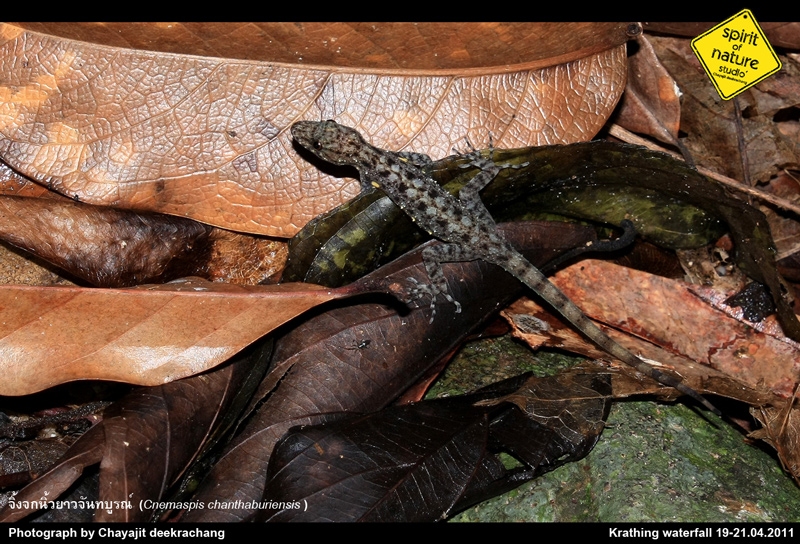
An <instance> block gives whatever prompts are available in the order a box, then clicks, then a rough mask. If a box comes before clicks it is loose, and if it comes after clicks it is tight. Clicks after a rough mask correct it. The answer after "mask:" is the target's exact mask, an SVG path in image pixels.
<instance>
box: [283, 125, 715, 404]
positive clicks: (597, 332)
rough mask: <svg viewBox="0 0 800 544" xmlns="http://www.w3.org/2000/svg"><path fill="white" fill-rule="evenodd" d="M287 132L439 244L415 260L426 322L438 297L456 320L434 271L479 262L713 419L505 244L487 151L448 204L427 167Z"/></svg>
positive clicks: (342, 140)
mask: <svg viewBox="0 0 800 544" xmlns="http://www.w3.org/2000/svg"><path fill="white" fill-rule="evenodd" d="M291 132H292V137H293V139H294V141H295V142H297V143H298V144H299V145H300V146H302V147H304V148H305V149H307V150H308V151H310V152H311V153H313V154H314V155H316V156H317V157H319V158H320V159H322V160H324V161H326V162H329V163H332V164H336V165H340V166H344V165H349V166H353V167H355V168H356V170H358V172H359V177H360V182H361V186H362V190H367V189H369V188H370V187H375V188H378V189H380V190H382V191H383V192H384V193H385V194H386V195H387V196H388V197H389V198H390V199H391V200H392V202H394V203H395V204H396V205H397V206H399V207H400V208H401V209H402V210H403V211H404V212H405V213H406V214H407V215H408V216H409V217H410V218H411V219H412V220H413V221H414V222H415V223H416V224H417V225H419V226H420V227H421V228H422V229H424V230H425V231H426V232H427V233H428V234H430V235H431V236H433V237H435V238H438V239H439V240H440V241H442V242H443V244H439V245H434V246H429V247H427V248H426V249H425V250H423V253H422V257H423V263H424V265H425V270H426V272H427V273H428V277H429V279H430V285H429V286H425V287H426V290H427V291H426V294H428V295H430V297H431V310H432V316H433V315H435V304H436V298H437V297H438V296H439V295H441V296H443V297H444V298H445V299H446V300H447V301H448V302H450V303H452V304H454V305H455V307H456V313H458V312H460V311H461V305H460V303H459V302H458V301H456V300H455V299H453V297H452V296H450V294H449V292H448V287H447V281H446V278H445V276H444V272H443V270H442V267H441V263H446V262H461V261H474V260H482V261H485V262H487V263H491V264H494V265H497V266H500V267H501V268H503V269H504V270H505V271H506V272H508V273H509V274H511V275H512V276H514V277H515V278H516V279H518V280H519V281H521V282H522V283H523V284H525V285H526V286H527V287H528V288H529V289H531V290H532V291H533V292H534V293H536V294H537V295H539V296H540V297H541V298H542V299H544V300H545V301H546V302H547V303H548V304H549V305H550V306H552V307H553V308H554V309H555V310H556V311H557V312H558V313H559V314H561V315H562V316H563V317H564V318H566V319H567V321H569V322H570V323H572V325H573V326H575V328H576V329H578V330H579V331H580V332H582V333H583V334H584V335H586V336H587V337H588V338H589V339H590V340H592V341H593V342H594V343H595V344H597V346H599V347H600V348H601V349H602V350H603V351H605V352H606V353H608V354H609V355H612V356H614V357H616V358H617V359H619V360H621V361H622V362H624V363H626V364H628V365H630V366H632V367H633V368H635V369H636V370H637V371H639V372H641V373H642V374H644V375H646V376H649V377H650V378H653V379H654V380H656V381H657V382H659V383H661V384H663V385H666V386H669V387H672V388H675V389H677V390H678V391H680V392H681V393H683V394H685V395H688V396H690V397H692V398H693V399H695V400H697V401H698V402H700V403H701V404H703V406H705V407H706V408H708V409H709V410H711V411H712V412H714V413H715V414H717V415H721V413H720V411H719V410H718V409H717V408H716V407H715V406H713V405H712V404H711V403H710V402H709V401H708V400H707V399H706V398H705V397H703V396H702V395H700V393H698V392H697V391H695V390H694V389H692V388H691V387H689V386H687V385H686V384H684V383H683V382H682V381H681V380H680V379H679V378H677V377H675V376H673V375H672V374H667V373H665V372H662V371H660V370H658V369H656V368H654V367H653V366H651V365H649V364H647V363H645V362H644V361H643V360H642V359H641V358H639V357H637V356H636V355H634V354H633V353H631V352H630V351H629V350H627V349H626V348H624V347H623V346H621V345H620V344H618V343H617V342H616V341H614V340H613V339H612V338H611V337H610V336H608V334H606V333H605V332H604V331H603V330H602V329H600V327H598V326H597V325H595V324H594V322H592V321H591V320H590V319H589V318H588V317H587V316H586V315H585V314H584V313H583V311H582V310H581V309H580V308H579V307H578V306H577V305H576V304H575V303H574V302H572V300H570V299H569V298H568V297H567V296H566V295H565V294H564V293H562V292H561V290H559V289H558V287H556V286H555V285H553V283H551V282H550V280H548V279H547V277H546V276H545V275H544V274H543V273H542V272H541V271H540V270H539V269H538V268H536V267H535V266H534V265H532V264H531V263H530V262H528V260H527V259H525V257H523V256H522V254H520V253H519V252H518V251H517V250H516V249H515V248H514V247H513V246H511V244H509V243H508V242H507V241H506V240H505V238H504V237H503V236H502V234H500V232H499V231H498V230H497V226H496V224H495V222H494V219H493V218H492V216H491V215H490V214H489V211H488V210H487V209H486V207H485V206H484V204H483V201H482V200H481V198H480V191H481V190H482V189H483V188H484V187H485V186H486V185H488V184H489V182H491V181H492V180H493V179H494V178H495V177H496V176H497V174H498V173H499V172H500V170H501V169H502V168H501V167H500V166H498V165H497V164H496V163H495V162H494V161H493V160H492V153H493V148H492V147H490V154H489V157H488V158H487V157H483V156H482V155H481V154H480V153H479V152H477V151H474V150H473V152H472V153H471V154H469V155H467V157H468V158H470V159H471V162H470V166H475V167H477V168H478V169H479V173H478V174H476V175H475V176H474V177H473V178H472V179H471V180H470V181H469V182H467V183H466V184H465V185H464V187H463V188H462V189H461V190H460V191H459V193H458V197H455V196H453V195H452V194H450V193H449V192H447V191H446V190H445V189H443V188H442V187H441V186H440V185H439V184H438V183H436V181H434V180H433V179H432V178H431V177H430V176H428V175H427V174H426V173H425V171H424V170H423V166H424V164H425V163H429V162H430V159H429V158H428V157H427V156H425V155H422V154H418V153H406V152H393V151H387V150H384V149H380V148H378V147H375V146H373V145H371V144H370V143H368V142H367V141H366V140H364V138H363V137H362V136H361V134H360V133H359V132H358V131H356V130H355V129H353V128H350V127H347V126H344V125H341V124H339V123H337V122H335V121H330V120H329V121H299V122H297V123H295V124H293V125H292V128H291ZM415 283H417V282H415ZM418 287H420V286H419V284H418ZM431 322H433V317H431Z"/></svg>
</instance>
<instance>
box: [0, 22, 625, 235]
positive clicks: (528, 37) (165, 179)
mask: <svg viewBox="0 0 800 544" xmlns="http://www.w3.org/2000/svg"><path fill="white" fill-rule="evenodd" d="M424 26H425V25H422V27H424ZM422 27H416V26H414V25H400V26H394V25H391V24H385V25H382V26H381V28H377V27H376V25H361V26H356V27H353V26H351V25H343V26H342V25H335V24H334V25H330V26H326V25H288V24H282V25H273V26H270V27H268V30H267V32H274V33H279V34H282V35H284V36H285V37H286V38H287V39H286V40H282V41H281V42H280V43H279V44H277V47H276V49H279V50H281V49H282V48H285V49H283V53H284V55H282V56H281V55H278V57H277V58H279V59H281V60H282V62H275V58H271V59H265V61H267V60H268V61H269V62H257V61H235V60H220V59H215V58H210V57H195V56H184V55H175V54H166V53H155V52H147V51H137V50H132V49H117V48H112V47H107V46H101V45H96V44H89V43H82V42H75V41H70V40H65V39H62V38H57V37H53V36H47V35H44V34H39V33H36V32H30V31H25V30H23V29H22V28H20V27H17V26H12V25H8V24H5V25H3V26H0V104H2V106H0V158H2V159H3V160H4V161H5V162H6V163H7V164H9V165H10V166H11V167H12V168H14V169H15V170H17V171H18V172H20V173H22V174H24V175H25V176H27V177H29V178H31V179H33V180H35V181H37V182H39V183H42V184H45V185H46V186H47V187H49V188H52V189H54V190H56V191H58V192H59V193H61V194H63V195H66V196H68V197H70V198H77V199H80V200H81V201H84V202H89V203H93V204H100V205H112V206H116V207H124V208H133V209H137V210H149V211H159V212H164V213H169V214H173V215H182V216H185V217H189V218H192V219H196V220H198V221H201V222H205V223H209V224H212V225H216V226H220V227H224V228H228V229H232V230H239V231H245V232H251V233H258V234H270V235H279V236H290V235H292V234H294V233H295V232H296V231H297V230H298V229H299V228H300V227H302V226H303V225H304V224H305V223H306V222H307V221H308V220H309V219H311V218H312V217H314V216H315V215H317V214H319V213H321V212H324V211H326V210H329V209H331V208H333V207H334V206H336V205H337V204H340V203H342V202H344V201H346V200H348V199H349V198H351V197H353V196H355V194H356V193H357V192H358V187H359V186H358V183H357V182H355V181H343V180H341V179H339V180H337V179H335V178H331V177H328V176H324V175H322V174H321V173H320V172H319V171H318V170H317V169H316V167H314V166H312V165H310V164H308V163H305V162H304V161H301V160H300V159H299V156H298V155H297V153H296V152H295V150H294V148H293V147H292V143H291V138H290V136H289V133H288V127H289V126H290V125H291V124H292V123H293V122H295V121H297V120H300V119H304V118H312V119H319V118H320V117H323V118H324V117H335V118H336V119H337V120H339V121H340V122H342V123H345V124H347V125H351V126H354V127H356V128H357V129H358V130H361V131H362V132H364V133H365V134H369V135H370V138H371V139H372V141H373V143H374V144H376V145H378V146H380V147H383V148H387V149H393V150H414V151H418V152H426V153H429V154H430V155H432V156H434V157H438V156H444V155H446V154H448V153H449V151H450V149H451V148H452V147H453V145H454V144H455V143H456V142H457V141H458V140H461V139H462V138H464V137H465V136H467V137H469V138H470V139H471V140H472V141H476V142H481V141H486V140H487V139H488V136H489V134H492V135H493V136H494V141H495V144H497V145H498V146H503V147H513V146H520V145H531V144H544V143H556V142H558V143H566V142H572V141H579V140H585V139H588V138H590V137H591V136H593V135H594V134H595V133H596V132H597V131H598V130H599V129H600V127H601V126H602V124H603V122H604V121H605V119H606V118H607V117H608V115H609V114H610V112H611V110H612V109H613V107H614V105H615V104H616V102H617V100H618V98H619V95H620V93H621V92H622V86H623V82H624V79H625V64H624V63H625V53H624V51H625V46H624V41H625V40H626V39H627V32H626V29H627V26H626V25H620V24H607V25H599V26H593V25H585V24H579V25H575V26H571V27H570V26H565V25H563V24H559V25H554V26H550V27H544V28H545V31H544V34H542V33H537V32H536V30H535V29H536V27H532V26H527V25H523V24H507V25H503V24H476V25H463V24H457V25H447V24H433V25H431V26H429V27H427V30H426V29H423V28H422ZM378 31H379V32H378ZM395 31H396V32H397V34H394V32H395ZM331 32H333V34H331ZM354 32H355V33H354ZM465 32H466V33H468V34H464V33H465ZM573 32H578V34H579V36H580V37H582V38H583V41H579V40H577V38H576V35H573ZM409 33H411V34H409ZM381 35H385V36H384V37H382V38H378V36H381ZM413 35H416V36H419V37H422V36H426V37H428V38H429V39H430V40H432V41H431V42H428V41H427V40H426V39H420V40H419V41H418V42H417V43H418V45H419V47H420V48H422V50H419V49H416V48H412V49H410V50H409V49H408V48H407V47H404V48H400V49H399V50H401V51H410V53H409V59H411V60H414V61H416V62H410V63H405V62H398V61H397V60H396V59H392V58H391V56H389V57H386V58H385V59H383V60H382V57H381V56H380V55H379V56H378V57H374V58H373V57H371V56H366V57H364V56H363V55H362V53H365V51H360V52H359V51H355V50H349V51H348V54H351V55H353V56H355V58H358V59H360V60H361V59H365V58H366V59H367V65H366V66H363V64H356V65H355V66H357V67H356V68H344V67H342V65H336V66H325V63H326V62H328V61H331V60H334V59H332V56H331V49H330V48H329V45H331V44H333V42H334V40H335V41H336V42H337V43H336V45H335V46H334V47H335V48H336V51H338V50H339V48H340V47H341V46H342V45H343V44H345V45H346V44H347V42H348V41H351V40H353V39H355V40H356V41H359V40H361V41H362V43H365V44H369V43H370V39H369V38H370V36H372V45H377V44H378V43H379V41H380V40H383V39H388V40H389V43H396V42H397V41H398V40H402V41H404V43H405V44H406V45H407V44H408V43H407V40H408V39H409V36H413ZM466 35H469V36H470V39H469V40H466V39H465V36H466ZM339 37H341V38H342V39H341V40H339V39H338V38H339ZM544 37H549V39H551V40H553V42H554V43H555V45H554V47H553V48H544V49H542V44H543V39H544ZM451 38H452V39H455V40H457V41H456V42H448V41H447V40H448V39H451ZM454 43H455V44H456V45H455V46H454ZM620 44H622V45H620ZM292 45H293V46H294V47H292ZM462 47H463V49H462ZM498 47H502V49H503V51H504V54H503V60H502V64H501V65H490V66H487V65H485V64H483V61H485V60H486V59H487V58H490V59H492V60H493V61H494V62H496V57H495V56H494V54H496V51H497V50H498ZM570 47H572V49H570ZM295 48H296V49H295ZM378 48H379V49H380V47H378ZM344 50H345V51H347V49H346V48H345V49H344ZM541 50H544V51H548V52H549V53H551V54H552V56H548V57H545V58H542V57H541V52H540V51H541ZM289 51H300V52H301V53H300V56H302V61H299V59H297V58H296V57H294V58H293V59H292V60H291V61H290V62H292V64H288V63H286V61H287V60H289V59H287V58H286V56H285V53H286V52H289ZM424 51H429V52H430V54H423V52H424ZM531 51H533V52H534V54H532V55H531ZM556 51H559V53H556ZM479 52H481V53H479ZM337 55H338V53H337ZM484 55H486V56H484ZM335 56H336V55H334V57H335ZM437 56H438V57H440V58H441V60H439V61H436V62H437V65H435V66H427V65H425V64H420V62H423V63H424V62H426V61H424V60H423V59H431V58H434V59H435V58H437ZM531 58H533V60H531ZM376 59H377V60H376ZM300 62H302V63H303V64H300ZM371 63H373V64H371ZM387 63H388V66H387ZM559 63H562V64H559ZM347 64H348V63H347V62H345V65H347ZM374 64H377V66H375V65H374ZM350 66H352V65H350ZM554 118H557V119H558V123H552V122H551V120H552V119H554Z"/></svg>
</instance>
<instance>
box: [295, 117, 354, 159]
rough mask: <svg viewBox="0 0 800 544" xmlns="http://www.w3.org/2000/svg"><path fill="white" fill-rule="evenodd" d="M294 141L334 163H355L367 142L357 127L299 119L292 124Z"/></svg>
mask: <svg viewBox="0 0 800 544" xmlns="http://www.w3.org/2000/svg"><path fill="white" fill-rule="evenodd" d="M292 138H294V141H295V142H297V143H298V144H300V145H301V146H303V147H304V148H306V149H308V150H309V151H311V152H312V153H313V154H314V155H316V156H317V157H319V158H320V159H322V160H324V161H327V162H331V163H333V164H354V160H353V157H355V156H357V155H358V154H359V153H360V152H361V151H362V150H363V149H364V146H365V145H367V143H366V142H365V141H364V138H362V137H361V134H359V133H358V132H357V131H356V130H355V129H352V128H350V127H346V126H344V125H340V124H339V123H337V122H336V121H298V122H297V123H295V124H293V125H292Z"/></svg>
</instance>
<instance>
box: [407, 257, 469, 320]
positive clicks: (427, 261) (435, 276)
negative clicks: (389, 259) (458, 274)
mask: <svg viewBox="0 0 800 544" xmlns="http://www.w3.org/2000/svg"><path fill="white" fill-rule="evenodd" d="M478 258H479V256H478V255H475V254H474V253H473V252H472V251H469V250H465V249H463V248H462V247H460V246H458V245H456V244H439V245H433V246H429V247H427V248H425V249H424V250H423V251H422V263H423V264H424V265H425V271H426V272H427V274H428V280H429V282H430V283H427V284H425V283H422V282H420V281H418V280H416V279H415V278H408V281H410V282H411V283H413V284H414V288H413V289H412V290H411V291H410V292H409V295H410V297H409V298H410V299H411V300H417V299H419V298H422V297H425V296H429V297H430V299H431V305H430V308H431V320H430V322H431V323H433V320H434V318H435V317H436V299H437V297H438V296H439V295H441V296H443V297H444V298H445V300H447V301H448V302H450V303H451V304H453V305H454V306H455V307H456V310H455V313H457V314H459V313H461V303H460V302H458V301H457V300H456V299H455V298H453V297H452V295H450V288H449V287H448V285H447V278H446V277H445V275H444V271H443V270H442V263H448V262H460V261H474V260H476V259H478Z"/></svg>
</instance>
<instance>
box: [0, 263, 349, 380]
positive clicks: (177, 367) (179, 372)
mask: <svg viewBox="0 0 800 544" xmlns="http://www.w3.org/2000/svg"><path fill="white" fill-rule="evenodd" d="M352 292H353V291H352V288H342V289H337V290H331V289H324V288H320V287H318V286H314V285H309V284H284V285H280V286H258V287H241V286H233V285H226V284H218V283H216V284H215V283H211V282H206V281H202V280H197V279H195V280H185V281H181V282H175V283H170V284H165V285H159V286H151V287H142V288H135V289H84V288H79V287H50V288H40V287H28V286H19V285H4V286H1V287H0V315H2V316H3V317H2V321H3V323H2V325H3V328H2V333H0V374H2V376H3V379H2V380H0V395H26V394H29V393H34V392H36V391H41V390H43V389H46V388H48V387H52V386H54V385H57V384H60V383H64V382H69V381H72V380H81V379H96V380H114V381H124V382H129V383H136V384H141V385H160V384H163V383H167V382H170V381H172V380H176V379H179V378H183V377H186V376H191V375H193V374H197V373H200V372H202V371H204V370H207V369H209V368H212V367H214V366H215V365H218V364H220V363H222V362H223V361H225V360H227V359H229V358H230V357H231V356H233V355H234V354H236V353H237V352H239V351H240V350H241V349H243V348H244V347H245V346H247V345H249V344H251V343H252V342H254V341H255V340H257V339H258V338H260V337H261V336H263V335H265V334H266V333H268V332H269V331H271V330H272V329H274V328H275V327H277V326H278V325H281V324H283V323H285V322H286V321H288V320H289V319H291V318H293V317H295V316H296V315H298V314H300V313H302V312H304V311H306V310H308V309H309V308H312V307H314V306H316V305H317V304H321V303H322V302H325V301H327V300H331V299H333V298H338V297H342V296H346V295H347V294H351V293H352Z"/></svg>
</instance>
